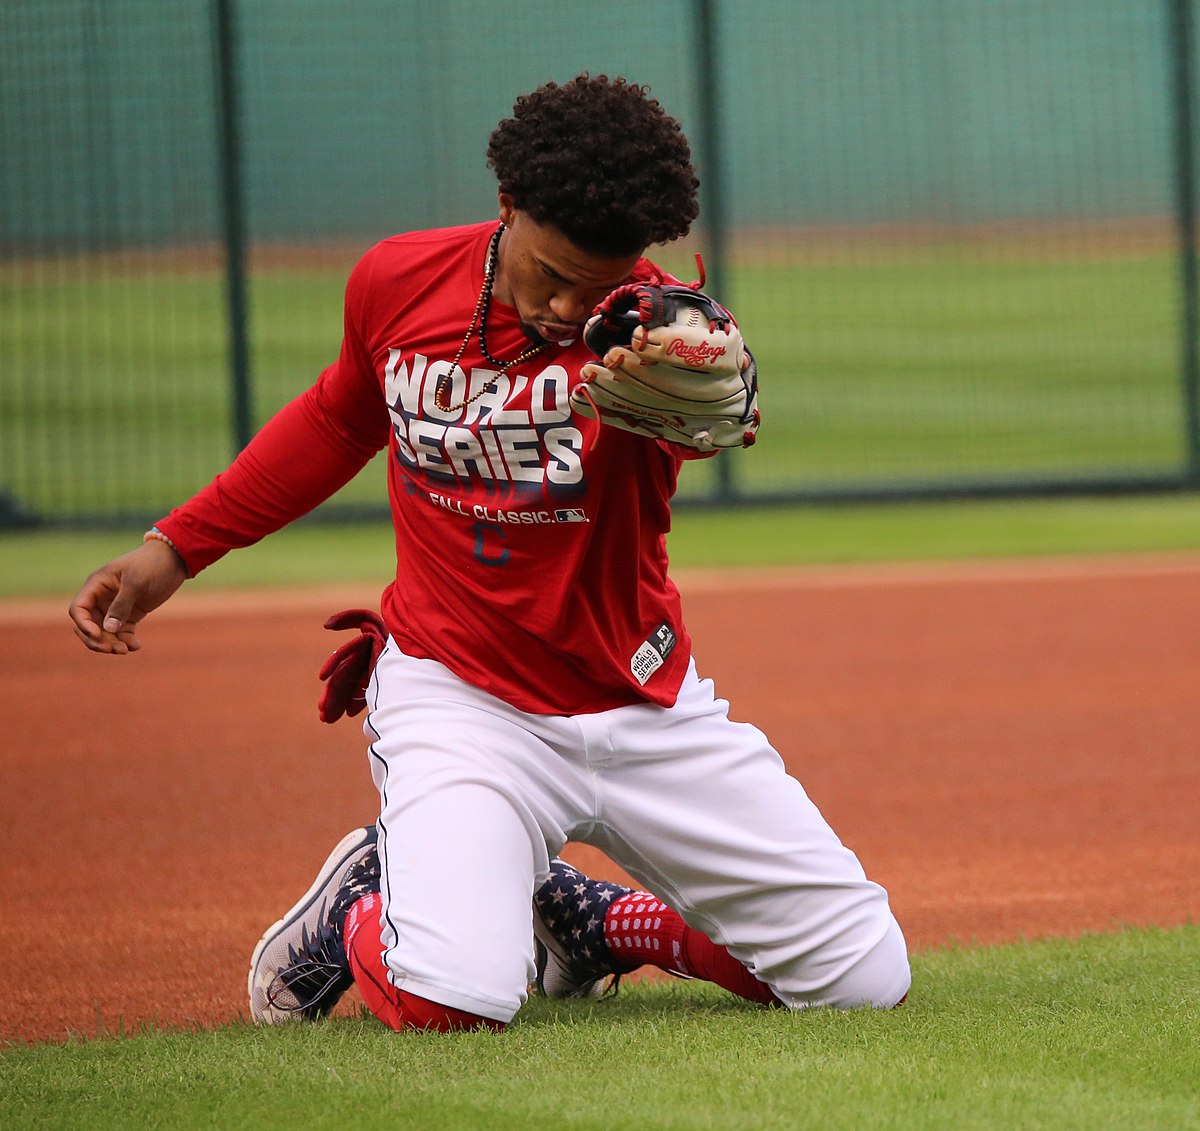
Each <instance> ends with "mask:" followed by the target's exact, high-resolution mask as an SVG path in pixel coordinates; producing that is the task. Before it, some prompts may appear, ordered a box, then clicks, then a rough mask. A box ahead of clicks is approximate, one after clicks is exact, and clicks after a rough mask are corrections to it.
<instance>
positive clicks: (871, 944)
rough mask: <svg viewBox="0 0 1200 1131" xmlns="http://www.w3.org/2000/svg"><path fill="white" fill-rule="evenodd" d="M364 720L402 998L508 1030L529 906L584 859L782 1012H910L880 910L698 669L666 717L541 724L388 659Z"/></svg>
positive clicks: (894, 931) (426, 670)
mask: <svg viewBox="0 0 1200 1131" xmlns="http://www.w3.org/2000/svg"><path fill="white" fill-rule="evenodd" d="M367 704H368V707H369V711H368V714H367V717H366V722H365V723H364V728H363V729H364V731H365V733H366V735H367V737H368V739H369V740H370V751H369V757H370V763H371V772H372V777H373V779H374V782H375V785H376V787H377V788H378V790H379V796H380V819H379V834H380V835H379V854H380V859H381V863H382V867H383V878H382V895H383V900H384V913H383V944H384V947H385V961H386V963H387V966H388V969H389V972H390V974H391V977H392V979H393V981H394V983H395V985H396V987H397V988H399V989H403V990H407V991H408V992H410V993H414V994H417V995H419V996H421V997H424V998H427V999H429V1000H431V1001H435V1002H439V1003H441V1004H443V1005H448V1006H452V1007H454V1008H456V1009H463V1010H467V1011H469V1012H472V1013H475V1014H477V1015H479V1016H482V1017H490V1018H494V1019H496V1020H498V1021H505V1022H506V1021H509V1020H511V1019H512V1017H513V1015H514V1014H515V1013H516V1012H517V1010H518V1009H519V1008H520V1006H521V1005H522V1004H523V1002H524V1001H525V998H526V987H527V986H528V984H529V983H530V982H531V981H532V979H533V974H534V954H533V917H532V909H531V898H532V894H533V892H534V890H536V888H537V887H538V886H539V885H540V884H541V883H542V882H543V881H544V880H545V878H546V876H547V874H548V869H549V860H550V857H551V856H553V855H557V854H558V853H559V851H560V850H561V849H562V847H563V845H564V844H565V843H566V842H567V841H568V840H574V841H580V842H584V843H587V844H591V845H595V846H596V847H597V848H599V849H601V850H602V851H604V852H605V853H607V854H608V855H609V856H610V857H611V858H612V859H613V860H614V861H616V862H617V863H618V864H619V865H621V867H623V868H624V869H625V870H626V871H627V872H629V874H630V875H631V876H633V877H635V878H636V879H637V881H638V883H640V884H642V885H644V886H645V887H646V888H648V889H649V890H650V891H652V892H653V893H654V894H655V895H657V896H658V897H659V898H660V899H662V900H664V901H665V902H667V903H668V904H669V905H670V906H672V907H673V908H675V910H676V911H678V912H679V913H680V914H681V915H682V916H683V918H684V920H685V921H686V922H687V923H688V924H689V925H690V926H692V927H695V928H697V929H699V930H700V931H703V932H704V933H705V934H706V935H708V936H709V938H711V939H712V940H713V941H714V942H717V943H720V944H722V945H724V946H725V947H727V948H728V949H729V951H730V953H731V954H732V955H733V956H734V957H735V958H737V959H738V960H739V961H741V962H742V963H744V964H745V965H746V966H747V967H748V968H749V969H750V971H751V972H752V973H754V974H755V975H756V976H757V977H758V978H759V979H760V980H762V981H764V982H766V983H767V984H768V985H769V986H770V987H771V989H772V990H773V991H774V993H775V994H776V996H777V997H779V999H780V1000H781V1001H782V1002H784V1004H786V1005H789V1006H792V1007H796V1008H800V1007H805V1006H813V1005H830V1006H834V1007H838V1008H851V1007H854V1006H859V1005H875V1006H884V1007H887V1006H892V1005H894V1004H896V1002H898V1001H899V1000H900V999H901V998H902V997H903V996H904V995H905V993H907V991H908V987H909V982H910V974H909V965H908V956H907V950H906V946H905V942H904V937H903V935H902V934H901V932H900V928H899V926H898V924H897V923H896V920H895V918H894V917H893V915H892V913H891V910H890V908H889V906H888V900H887V893H886V892H885V891H884V890H883V888H881V887H880V886H879V885H878V884H875V883H872V882H871V881H869V880H868V879H867V878H866V876H865V875H864V873H863V869H862V866H861V865H860V864H859V862H858V859H857V858H856V857H855V856H854V854H853V853H852V852H851V851H850V850H849V849H847V848H846V847H845V846H844V845H842V844H841V842H840V841H839V840H838V839H837V837H836V836H835V835H834V833H833V832H832V830H831V829H830V828H829V826H828V825H827V824H826V822H825V820H824V818H823V817H822V816H821V814H820V813H819V812H818V810H817V808H816V806H815V805H813V803H812V802H811V801H810V800H809V798H808V796H807V794H806V793H805V792H804V789H803V788H802V787H801V785H800V783H799V782H797V781H796V780H795V779H794V778H792V777H790V776H789V775H788V774H787V772H786V771H785V769H784V765H783V761H782V759H781V758H780V757H779V755H778V754H777V753H776V752H775V750H774V749H773V748H772V747H771V745H770V743H769V742H768V741H767V739H766V738H765V737H764V736H763V734H762V733H761V732H760V731H758V730H757V729H756V728H754V727H752V726H748V725H746V724H743V723H735V722H731V721H730V719H729V717H728V704H727V703H726V702H724V701H723V700H720V699H716V698H714V694H713V685H712V682H711V681H710V680H701V679H699V678H698V677H697V675H696V672H695V665H694V664H693V665H692V666H691V667H690V668H689V671H688V674H687V676H686V678H685V679H684V682H683V687H682V689H681V691H680V694H679V699H678V701H677V703H676V705H675V706H674V707H671V708H662V707H657V706H653V705H649V704H647V705H639V706H633V707H620V708H617V709H615V710H611V711H603V712H600V713H597V714H590V715H573V716H547V715H530V714H526V713H524V712H522V711H518V710H516V709H515V708H513V707H510V706H509V705H508V704H506V703H504V702H502V701H501V700H499V699H496V698H495V697H493V696H491V695H488V694H487V693H485V692H482V691H479V690H477V689H476V688H473V687H471V686H470V685H468V684H466V683H464V682H463V681H462V680H461V679H459V678H458V677H457V676H455V675H454V674H453V673H451V672H450V671H449V670H448V669H447V668H446V667H444V666H443V665H442V664H440V663H437V662H436V661H432V660H421V659H414V658H412V657H409V656H406V655H404V654H403V653H402V652H401V651H400V650H399V648H398V647H397V646H396V644H395V642H394V641H392V640H389V641H388V645H387V648H386V650H385V651H384V653H383V655H382V656H381V657H380V660H379V663H378V665H377V666H376V669H375V673H374V676H373V678H372V681H371V686H370V688H369V689H368V693H367Z"/></svg>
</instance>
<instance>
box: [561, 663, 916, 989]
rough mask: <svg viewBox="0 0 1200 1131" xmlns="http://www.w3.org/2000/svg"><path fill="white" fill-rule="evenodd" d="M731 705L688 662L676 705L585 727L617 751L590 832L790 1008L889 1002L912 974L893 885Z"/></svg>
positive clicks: (623, 713) (598, 765)
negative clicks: (866, 867)
mask: <svg viewBox="0 0 1200 1131" xmlns="http://www.w3.org/2000/svg"><path fill="white" fill-rule="evenodd" d="M727 711H728V704H726V703H725V702H724V701H722V700H717V699H715V698H714V696H713V687H712V683H711V681H708V680H703V681H701V680H699V679H698V678H697V677H696V675H695V670H694V667H693V668H692V669H691V670H690V671H689V673H688V675H687V677H686V678H685V681H684V685H683V688H682V690H681V692H680V697H679V701H678V703H677V704H676V706H675V707H673V708H671V709H669V710H663V709H660V708H656V707H652V706H645V707H641V706H639V707H627V708H621V709H620V710H617V711H610V712H605V713H604V714H603V715H597V716H594V717H592V719H591V721H590V723H588V722H586V721H585V723H584V725H585V729H588V728H589V727H590V728H592V731H591V733H590V735H589V737H590V739H591V743H592V747H593V749H594V750H597V751H599V750H600V749H601V748H602V747H607V748H608V749H609V750H610V751H611V753H610V754H608V755H604V754H598V755H597V754H594V755H593V758H592V768H593V770H594V771H595V772H596V773H597V776H598V785H599V791H600V797H601V801H602V804H601V809H600V822H599V823H598V824H597V827H596V829H595V831H594V833H593V835H592V836H589V838H588V839H589V840H590V841H591V842H592V843H593V844H596V845H597V846H598V847H600V848H602V849H604V850H605V851H607V852H608V853H609V854H610V855H611V856H612V857H613V858H614V859H615V860H617V861H618V862H619V863H620V864H622V865H623V866H624V867H625V868H626V869H627V870H628V871H629V872H630V874H631V875H634V876H636V877H637V878H638V880H639V882H641V883H644V884H645V885H646V886H647V887H649V888H650V889H651V890H652V891H654V892H655V893H656V894H657V895H659V896H660V897H661V898H663V899H665V900H666V901H667V902H668V903H670V904H671V905H672V906H674V907H675V908H676V909H677V910H678V911H679V912H680V913H681V914H682V915H683V916H684V918H685V920H686V921H687V922H688V923H689V924H690V925H691V926H694V927H696V928H698V929H700V930H702V931H703V932H704V933H705V934H707V935H708V936H709V937H710V938H712V939H713V940H714V941H715V942H718V943H721V944H722V945H724V946H726V947H727V948H728V949H729V951H730V953H732V954H733V956H734V957H735V958H737V959H738V960H739V961H741V962H743V963H744V964H745V965H746V966H747V967H748V968H749V969H750V970H751V971H752V972H753V973H754V974H755V975H756V976H757V977H758V978H760V979H761V980H762V981H764V982H766V983H767V984H768V985H769V986H770V987H771V988H772V990H773V991H774V992H775V994H776V995H777V996H778V997H779V998H780V999H781V1000H782V1001H783V1002H784V1003H785V1004H787V1005H789V1006H793V1007H802V1006H811V1005H831V1006H835V1007H838V1008H852V1007H855V1006H859V1005H877V1006H891V1005H894V1004H896V1002H898V1001H899V1000H900V999H901V998H902V997H903V996H904V994H905V993H907V991H908V987H909V983H910V972H909V965H908V955H907V948H906V946H905V943H904V938H903V935H902V934H901V932H900V928H899V926H898V924H897V923H896V920H895V918H894V917H893V915H892V913H891V910H890V908H889V906H888V900H887V893H886V892H885V891H884V890H883V888H881V887H880V886H879V885H878V884H875V883H872V882H871V881H870V880H868V879H867V878H866V876H865V874H864V872H863V869H862V866H861V864H860V863H859V861H858V859H857V858H856V857H855V855H854V854H853V853H852V852H851V851H850V850H849V849H848V848H846V847H845V846H844V845H842V844H841V842H840V841H839V840H838V838H837V837H836V836H835V835H834V833H833V831H832V830H831V829H830V828H829V826H828V824H827V823H826V822H825V819H824V818H823V817H822V816H821V814H820V812H819V811H818V810H817V808H816V806H815V805H814V804H813V803H812V801H811V800H810V799H809V798H808V796H807V794H806V793H805V791H804V789H803V787H802V786H801V785H800V783H799V782H797V781H796V780H795V779H794V778H792V777H790V776H789V775H788V774H787V772H786V770H785V768H784V765H783V762H782V760H781V759H780V757H779V755H778V754H777V753H776V752H775V750H774V749H773V748H772V747H771V745H770V743H769V742H768V741H767V739H766V738H765V737H764V736H763V735H762V734H761V732H759V731H758V730H757V729H755V728H754V727H751V726H747V725H745V724H741V723H734V722H731V721H730V720H729V718H728V714H727ZM583 718H584V717H581V720H582V719H583Z"/></svg>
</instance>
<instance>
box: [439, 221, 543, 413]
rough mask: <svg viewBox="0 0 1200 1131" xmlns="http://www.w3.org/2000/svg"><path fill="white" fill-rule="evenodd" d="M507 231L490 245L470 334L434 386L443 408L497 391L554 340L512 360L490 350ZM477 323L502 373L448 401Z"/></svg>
mask: <svg viewBox="0 0 1200 1131" xmlns="http://www.w3.org/2000/svg"><path fill="white" fill-rule="evenodd" d="M503 234H504V225H503V224H501V225H500V226H499V227H498V228H497V229H496V234H495V235H494V236H492V239H491V242H490V243H489V245H488V257H487V263H486V265H485V266H484V269H483V286H482V287H480V288H479V298H478V299H477V300H476V302H475V312H474V313H473V314H472V315H471V324H470V325H469V326H468V327H467V333H466V336H465V337H464V338H463V340H462V345H461V346H459V347H458V353H456V354H455V355H454V360H453V361H452V362H451V363H450V368H449V370H448V371H447V372H445V373H443V374H442V375H441V376H440V377H439V378H438V379H437V384H436V385H435V386H434V390H433V403H434V404H435V405H436V406H437V407H438V410H439V411H440V412H458V411H459V410H460V409H464V408H466V407H467V405H469V404H470V403H471V402H472V401H476V400H478V399H479V398H480V397H481V396H483V394H484V393H491V392H494V391H495V388H496V380H497V379H498V378H500V377H505V376H507V375H508V371H509V370H510V369H511V368H512V367H513V366H514V365H520V364H521V363H522V362H524V361H528V360H529V359H530V358H531V357H534V356H536V355H537V354H539V353H541V352H542V350H544V349H545V348H546V347H547V346H548V345H549V344H550V343H549V342H539V343H538V344H537V345H535V346H530V347H529V349H527V350H525V352H524V353H522V354H520V356H518V357H514V358H513V359H512V361H501V360H500V359H499V358H498V357H492V355H491V354H490V353H489V352H488V348H487V338H486V336H485V334H486V331H485V327H486V325H487V316H488V308H489V307H490V306H491V304H492V285H493V283H494V282H495V278H496V260H497V257H498V256H499V254H500V237H501V236H502V235H503ZM476 326H478V327H479V352H480V353H482V354H483V356H484V358H485V359H486V360H487V361H489V362H491V364H492V365H494V366H496V367H497V368H498V369H499V373H497V374H496V377H494V378H493V379H492V380H491V381H489V382H488V383H487V384H486V385H484V386H483V387H482V388H481V389H479V390H478V391H477V392H475V393H472V394H471V396H469V397H464V398H463V399H462V400H461V401H459V402H458V404H453V405H452V404H447V403H446V401H447V400H449V397H450V390H451V388H453V384H454V371H455V369H459V368H461V366H460V365H459V362H460V361H462V357H463V354H464V353H466V352H467V344H468V343H469V342H470V340H471V335H472V334H473V333H475V327H476ZM462 372H463V377H464V378H465V377H466V375H467V373H466V370H465V369H464V370H463V371H462Z"/></svg>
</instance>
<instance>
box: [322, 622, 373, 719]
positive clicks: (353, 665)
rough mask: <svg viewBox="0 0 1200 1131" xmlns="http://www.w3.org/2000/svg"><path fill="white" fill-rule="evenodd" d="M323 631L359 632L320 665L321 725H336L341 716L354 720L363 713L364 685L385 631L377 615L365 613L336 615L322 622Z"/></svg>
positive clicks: (365, 690) (365, 700)
mask: <svg viewBox="0 0 1200 1131" xmlns="http://www.w3.org/2000/svg"><path fill="white" fill-rule="evenodd" d="M325 627H326V628H328V629H330V630H332V631H334V632H340V631H341V630H343V629H346V628H357V629H358V632H359V635H358V636H356V637H355V638H354V639H353V640H349V641H347V642H346V643H345V644H343V645H342V646H341V647H340V648H338V650H337V651H336V652H334V653H333V654H332V655H331V656H330V657H329V658H328V659H327V660H326V661H325V663H324V664H322V665H321V673H320V674H321V680H322V681H323V682H324V684H325V687H324V688H323V689H322V691H321V698H320V701H319V702H318V703H317V710H318V712H319V713H320V716H321V721H322V722H323V723H335V722H337V720H338V719H340V718H341V717H342V716H343V715H346V716H348V717H349V718H353V717H354V716H355V715H357V714H358V713H359V712H360V711H364V710H366V706H367V684H368V683H370V681H371V673H372V672H373V671H374V670H375V663H376V661H377V660H378V659H379V654H380V653H381V652H382V651H383V647H384V645H385V644H386V643H387V628H386V627H385V626H384V623H383V619H382V618H381V617H380V616H379V614H378V613H373V612H370V611H369V610H368V609H346V610H345V611H344V612H340V613H335V614H334V615H333V616H331V617H330V618H329V619H328V620H327V621H326V622H325Z"/></svg>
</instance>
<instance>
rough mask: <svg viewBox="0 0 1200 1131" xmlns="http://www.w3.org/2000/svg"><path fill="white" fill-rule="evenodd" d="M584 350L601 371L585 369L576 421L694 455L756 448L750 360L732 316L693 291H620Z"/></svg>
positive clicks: (590, 328)
mask: <svg viewBox="0 0 1200 1131" xmlns="http://www.w3.org/2000/svg"><path fill="white" fill-rule="evenodd" d="M583 340H584V342H585V343H586V344H587V346H588V348H589V349H590V350H591V351H592V353H594V354H595V355H596V356H597V357H598V358H599V359H600V363H599V364H597V363H596V362H589V363H588V364H587V365H585V366H584V367H583V369H582V371H581V375H582V377H583V382H582V383H581V384H580V385H578V386H576V388H575V389H573V390H572V392H571V404H572V406H573V407H574V409H575V411H576V412H578V413H579V414H580V415H582V416H587V417H590V418H591V419H593V420H600V421H602V422H603V423H605V424H611V425H613V427H615V428H622V429H624V430H625V431H627V432H636V433H638V434H639V435H642V436H653V437H656V438H657V439H660V440H670V441H673V442H675V443H677V444H685V445H686V446H687V447H690V448H694V449H695V450H697V451H700V452H712V451H716V450H717V449H718V448H747V447H749V446H750V445H751V444H753V443H754V439H755V434H756V433H757V431H758V425H759V413H758V372H757V369H756V367H755V364H754V358H753V357H752V356H751V354H750V351H749V350H748V349H746V346H745V343H744V342H743V341H742V335H741V331H739V330H738V327H737V323H736V322H735V321H734V319H733V315H732V314H730V313H729V311H728V310H726V309H725V307H723V306H721V304H720V303H718V302H715V301H714V300H713V299H711V298H710V297H709V296H708V295H706V294H705V293H704V292H703V291H702V290H700V289H699V284H696V285H693V286H691V287H687V286H683V285H681V284H676V285H667V284H660V283H628V284H626V285H625V286H623V287H618V288H617V289H616V290H615V291H613V293H612V294H610V295H609V296H608V298H606V299H605V300H604V301H603V302H602V303H600V305H599V306H597V307H596V310H595V313H594V314H593V315H592V317H591V318H590V319H589V320H588V322H587V325H586V326H585V327H584V330H583Z"/></svg>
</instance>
